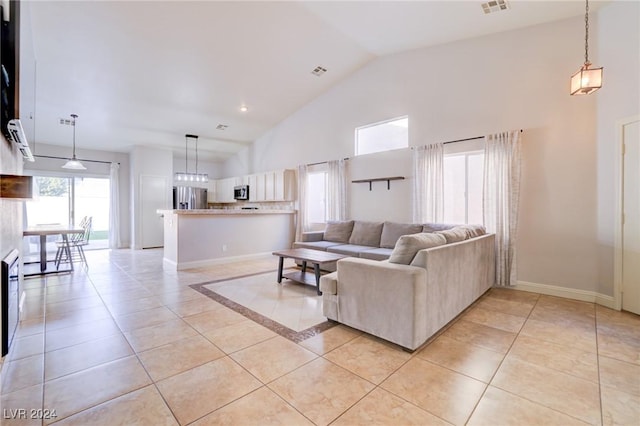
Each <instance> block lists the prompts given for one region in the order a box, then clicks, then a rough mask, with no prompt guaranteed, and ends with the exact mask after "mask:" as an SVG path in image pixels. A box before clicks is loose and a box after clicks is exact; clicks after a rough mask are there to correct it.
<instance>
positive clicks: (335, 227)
mask: <svg viewBox="0 0 640 426" xmlns="http://www.w3.org/2000/svg"><path fill="white" fill-rule="evenodd" d="M352 230H353V221H352V220H348V221H345V222H329V223H327V228H326V229H325V230H324V240H325V241H333V242H335V243H344V244H346V243H348V242H349V237H351V231H352Z"/></svg>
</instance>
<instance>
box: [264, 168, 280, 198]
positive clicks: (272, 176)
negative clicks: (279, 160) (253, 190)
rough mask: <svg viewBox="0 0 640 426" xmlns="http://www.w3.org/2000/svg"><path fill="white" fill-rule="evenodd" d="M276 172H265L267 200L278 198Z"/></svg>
mask: <svg viewBox="0 0 640 426" xmlns="http://www.w3.org/2000/svg"><path fill="white" fill-rule="evenodd" d="M276 173H277V172H267V173H265V174H264V199H265V201H279V200H276Z"/></svg>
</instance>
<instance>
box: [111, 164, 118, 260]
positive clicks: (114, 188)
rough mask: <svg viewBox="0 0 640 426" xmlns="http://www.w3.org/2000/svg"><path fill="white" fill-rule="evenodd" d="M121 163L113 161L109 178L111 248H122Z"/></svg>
mask: <svg viewBox="0 0 640 426" xmlns="http://www.w3.org/2000/svg"><path fill="white" fill-rule="evenodd" d="M119 171H120V165H119V164H118V163H111V171H110V175H109V176H110V180H109V183H110V184H109V188H110V194H109V248H111V249H117V248H120V179H119Z"/></svg>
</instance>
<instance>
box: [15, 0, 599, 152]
mask: <svg viewBox="0 0 640 426" xmlns="http://www.w3.org/2000/svg"><path fill="white" fill-rule="evenodd" d="M599 3H600V4H601V3H603V2H599ZM509 5H510V9H508V10H506V11H501V12H497V13H491V14H485V13H484V12H483V9H482V7H481V2H480V1H406V2H405V1H386V2H385V1H357V2H355V1H352V2H343V1H327V2H318V1H316V2H308V1H257V2H245V1H229V2H220V1H208V2H190V1H153V2H141V1H105V2H101V1H81V2H76V1H72V2H60V1H34V2H23V3H22V7H23V8H25V7H26V8H29V15H30V16H31V30H32V36H33V48H34V52H35V56H36V66H37V68H36V78H35V105H36V108H35V109H36V116H37V120H36V139H37V142H42V143H49V144H53V145H62V146H69V145H71V130H70V128H69V126H64V125H61V124H60V118H69V115H70V114H71V113H76V114H78V115H79V118H78V122H77V126H76V130H77V143H78V147H81V148H93V149H102V150H109V151H122V152H126V151H128V150H130V149H131V147H132V146H134V145H143V146H154V147H162V148H167V149H172V150H174V151H176V153H177V155H178V156H180V155H181V154H182V155H184V154H183V151H184V146H185V139H184V135H185V133H192V134H197V135H199V136H200V138H199V150H200V153H201V158H204V159H208V160H211V161H222V160H224V159H226V158H228V157H229V156H231V155H233V154H234V153H236V152H237V151H239V150H241V149H243V148H244V147H246V146H247V145H248V144H251V143H252V142H253V141H254V140H255V139H257V138H259V137H260V136H261V135H262V134H263V133H264V132H266V131H267V130H269V129H270V128H272V127H273V126H275V125H276V124H277V123H279V122H280V121H282V120H283V119H285V118H286V117H287V116H289V115H290V114H292V113H293V112H294V111H296V110H297V109H299V108H301V107H302V106H304V105H305V104H307V103H309V102H310V101H312V100H313V99H314V98H316V97H317V96H319V95H321V94H322V93H323V92H325V91H327V90H329V89H330V88H331V87H332V86H333V85H335V84H336V83H338V82H339V81H341V80H342V79H344V78H346V77H347V76H349V75H350V74H352V73H353V72H355V71H356V70H358V69H359V68H361V67H363V66H364V65H366V64H367V63H368V62H370V61H372V60H374V59H376V58H377V57H379V56H383V55H388V54H393V53H397V52H401V51H405V50H409V49H416V48H421V47H425V46H432V45H437V44H443V43H448V42H451V41H455V40H460V39H465V38H471V37H478V36H481V35H484V34H489V33H496V32H502V31H508V30H511V29H515V28H519V27H525V26H530V25H535V24H539V23H542V22H548V21H553V20H559V19H564V18H567V17H571V16H578V15H582V14H584V3H583V2H582V1H580V0H578V1H522V0H511V1H510V2H509ZM597 7H598V4H595V5H592V9H595V8H597ZM576 37H577V38H581V37H583V35H582V34H576ZM317 66H321V67H323V68H325V69H326V70H327V71H326V73H324V74H322V75H321V76H315V75H313V74H312V71H313V70H314V69H315V68H316V67H317ZM243 105H244V106H246V107H247V108H248V111H246V112H242V111H241V110H240V107H241V106H243ZM219 125H225V126H228V127H226V128H225V129H224V130H220V129H218V128H217V127H218V126H219Z"/></svg>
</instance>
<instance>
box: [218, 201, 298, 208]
mask: <svg viewBox="0 0 640 426" xmlns="http://www.w3.org/2000/svg"><path fill="white" fill-rule="evenodd" d="M243 207H257V208H258V209H268V210H295V206H294V202H293V201H280V202H273V201H271V202H264V203H261V202H256V201H238V202H235V203H209V208H210V209H222V210H240V209H241V208H243Z"/></svg>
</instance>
